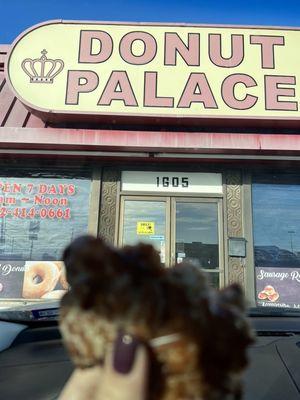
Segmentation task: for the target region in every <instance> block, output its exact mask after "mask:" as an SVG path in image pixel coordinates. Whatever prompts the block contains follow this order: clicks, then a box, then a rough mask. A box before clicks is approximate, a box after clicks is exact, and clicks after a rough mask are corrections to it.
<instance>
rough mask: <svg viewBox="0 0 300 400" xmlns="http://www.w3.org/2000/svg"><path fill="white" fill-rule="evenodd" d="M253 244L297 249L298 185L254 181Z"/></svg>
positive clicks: (299, 220)
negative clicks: (255, 182)
mask: <svg viewBox="0 0 300 400" xmlns="http://www.w3.org/2000/svg"><path fill="white" fill-rule="evenodd" d="M252 202H253V231H254V242H255V246H277V247H279V248H281V249H286V250H288V251H292V250H293V252H300V185H274V184H272V185H270V184H253V187H252Z"/></svg>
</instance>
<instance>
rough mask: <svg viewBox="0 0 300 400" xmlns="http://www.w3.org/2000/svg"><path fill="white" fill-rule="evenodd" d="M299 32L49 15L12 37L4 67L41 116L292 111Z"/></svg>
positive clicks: (247, 115) (270, 115) (272, 115)
mask: <svg viewBox="0 0 300 400" xmlns="http://www.w3.org/2000/svg"><path fill="white" fill-rule="evenodd" d="M299 41H300V30H296V29H274V28H269V29H268V28H241V27H218V26H216V27H212V26H187V25H176V26H172V25H160V24H152V25H151V24H138V25H134V24H119V23H118V24H113V23H95V22H91V23H86V22H74V21H73V22H71V21H70V22H68V21H52V22H45V23H44V24H41V25H38V26H35V27H33V28H31V29H29V30H28V31H27V32H25V33H24V34H22V35H21V36H20V37H19V38H18V39H17V40H16V41H15V43H14V44H13V46H12V51H11V53H10V55H9V58H8V65H7V77H8V80H9V81H10V83H11V85H12V87H13V89H14V92H15V94H16V95H17V96H18V97H19V98H20V99H21V100H22V101H23V102H24V104H26V105H27V106H28V107H29V109H31V110H34V112H35V113H37V114H39V115H40V116H42V118H43V119H45V120H59V119H63V118H66V116H72V119H73V120H76V119H78V120H79V119H83V118H85V119H87V118H94V119H95V118H96V119H98V120H99V119H105V117H106V118H107V117H110V121H111V117H113V120H115V122H116V121H117V120H118V118H121V117H123V118H125V117H126V118H127V119H131V120H133V119H134V118H135V119H138V118H139V117H142V118H143V119H145V118H147V117H148V118H150V117H151V118H152V120H153V121H154V122H159V121H161V119H162V118H168V123H172V120H175V119H176V120H178V118H181V119H184V120H185V123H188V122H189V121H194V120H197V119H205V120H206V121H207V122H208V121H210V122H211V123H213V122H214V121H216V120H218V119H222V120H223V122H224V123H225V122H226V121H228V120H230V119H236V120H244V119H248V120H249V121H250V120H251V119H258V118H260V119H263V120H264V121H265V122H266V121H269V122H268V123H269V124H272V123H274V119H279V120H280V119H281V120H282V119H283V120H288V119H290V120H296V121H300V111H299V104H298V103H299V100H298V99H299V95H300V88H299V82H300V68H299V67H300V53H299V51H298V47H299ZM256 124H257V122H256Z"/></svg>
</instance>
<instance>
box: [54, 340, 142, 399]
mask: <svg viewBox="0 0 300 400" xmlns="http://www.w3.org/2000/svg"><path fill="white" fill-rule="evenodd" d="M147 378H148V355H147V350H146V348H145V347H144V346H143V345H142V344H141V343H139V341H137V339H135V338H134V337H132V336H130V335H126V334H125V335H123V334H120V335H119V336H118V338H117V340H116V342H115V344H114V346H112V347H111V348H110V349H109V350H108V352H107V355H106V359H105V363H104V366H103V367H100V366H96V367H92V368H88V369H82V370H79V369H77V370H76V371H75V372H74V373H73V375H72V376H71V378H70V380H69V381H68V383H67V385H66V386H65V388H64V390H63V392H62V394H61V396H60V398H59V400H145V399H146V385H147Z"/></svg>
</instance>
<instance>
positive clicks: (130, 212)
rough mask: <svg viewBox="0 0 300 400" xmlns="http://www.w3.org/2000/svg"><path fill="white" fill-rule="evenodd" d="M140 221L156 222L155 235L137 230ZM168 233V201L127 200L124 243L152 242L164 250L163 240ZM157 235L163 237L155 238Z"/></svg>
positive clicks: (157, 247)
mask: <svg viewBox="0 0 300 400" xmlns="http://www.w3.org/2000/svg"><path fill="white" fill-rule="evenodd" d="M138 222H154V233H153V235H141V234H138V232H137V223H138ZM165 234H166V203H165V202H162V201H160V202H159V201H140V200H139V201H136V200H126V201H125V210H124V227H123V244H124V245H126V244H129V245H133V244H136V243H139V242H147V243H151V244H152V245H153V246H154V247H155V248H156V249H157V250H158V251H161V250H162V244H161V241H165ZM155 236H161V238H158V239H155Z"/></svg>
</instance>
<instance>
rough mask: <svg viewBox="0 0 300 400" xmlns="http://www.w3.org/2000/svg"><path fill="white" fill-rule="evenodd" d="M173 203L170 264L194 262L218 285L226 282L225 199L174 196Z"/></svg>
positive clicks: (211, 281) (214, 284)
mask: <svg viewBox="0 0 300 400" xmlns="http://www.w3.org/2000/svg"><path fill="white" fill-rule="evenodd" d="M171 206H172V214H171V220H172V229H171V234H172V241H171V264H174V263H177V264H180V263H181V262H185V261H186V262H192V263H193V264H195V265H198V266H199V267H201V268H202V269H204V270H205V271H206V272H207V276H208V278H209V281H210V283H211V284H212V285H213V286H215V287H219V286H220V285H222V284H223V283H224V276H223V275H224V274H223V228H222V218H221V216H222V201H221V200H220V199H193V198H173V199H172V204H171Z"/></svg>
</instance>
